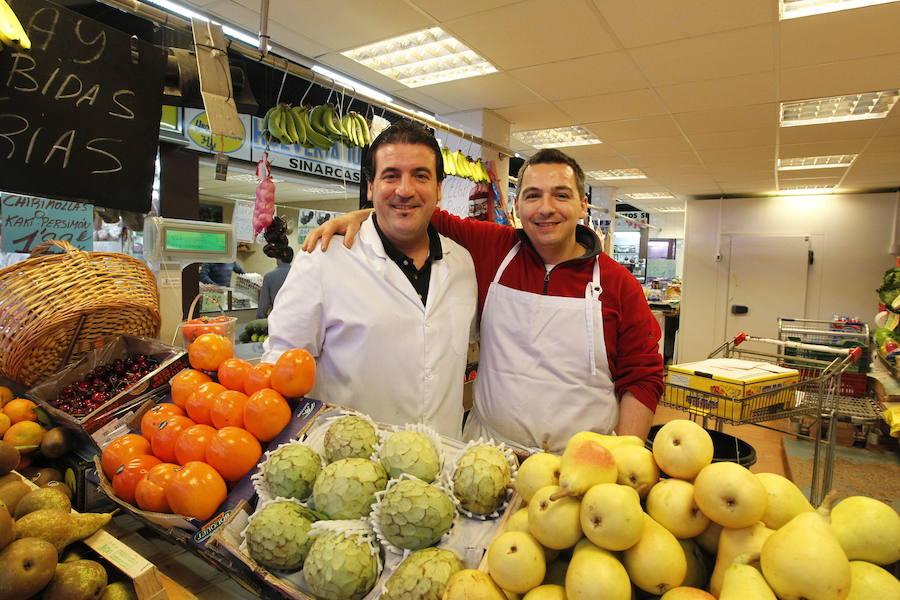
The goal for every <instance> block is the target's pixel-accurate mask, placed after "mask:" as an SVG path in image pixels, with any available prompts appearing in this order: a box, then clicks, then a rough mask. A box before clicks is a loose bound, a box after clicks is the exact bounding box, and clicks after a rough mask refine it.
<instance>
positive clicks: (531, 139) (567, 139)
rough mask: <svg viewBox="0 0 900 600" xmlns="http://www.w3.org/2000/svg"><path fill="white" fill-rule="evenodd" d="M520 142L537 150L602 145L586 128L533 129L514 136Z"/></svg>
mask: <svg viewBox="0 0 900 600" xmlns="http://www.w3.org/2000/svg"><path fill="white" fill-rule="evenodd" d="M513 137H515V138H516V139H518V140H519V141H521V142H523V143H525V144H528V145H529V146H533V147H535V148H564V147H566V146H589V145H591V144H602V143H603V142H601V141H600V140H598V139H597V138H595V137H594V134H592V133H591V132H589V131H588V130H587V129H585V128H584V127H579V126H578V125H575V126H573V127H556V128H554V129H532V130H531V131H519V132H517V133H514V134H513Z"/></svg>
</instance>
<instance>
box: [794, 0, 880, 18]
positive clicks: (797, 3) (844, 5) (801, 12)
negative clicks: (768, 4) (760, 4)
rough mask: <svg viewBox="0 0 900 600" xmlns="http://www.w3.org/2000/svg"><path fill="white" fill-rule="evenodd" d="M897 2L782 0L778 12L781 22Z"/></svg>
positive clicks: (874, 0)
mask: <svg viewBox="0 0 900 600" xmlns="http://www.w3.org/2000/svg"><path fill="white" fill-rule="evenodd" d="M896 1H897V0H781V1H780V2H779V3H778V10H779V13H780V16H781V20H782V21H784V20H785V19H796V18H799V17H808V16H810V15H821V14H823V13H830V12H838V11H841V10H850V9H851V8H861V7H863V6H874V5H875V4H887V3H888V2H896Z"/></svg>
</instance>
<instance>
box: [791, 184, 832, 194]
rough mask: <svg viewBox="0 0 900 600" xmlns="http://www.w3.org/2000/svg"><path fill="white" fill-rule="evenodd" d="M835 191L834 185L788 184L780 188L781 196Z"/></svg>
mask: <svg viewBox="0 0 900 600" xmlns="http://www.w3.org/2000/svg"><path fill="white" fill-rule="evenodd" d="M833 191H834V186H833V185H828V186H816V187H809V186H788V187H786V188H784V189H781V190H778V195H779V196H814V195H817V194H830V193H832V192H833Z"/></svg>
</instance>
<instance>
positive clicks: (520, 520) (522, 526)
mask: <svg viewBox="0 0 900 600" xmlns="http://www.w3.org/2000/svg"><path fill="white" fill-rule="evenodd" d="M506 531H525V532H527V531H528V507H527V506H526V507H525V508H520V509H519V510H517V511H516V512H514V513H513V514H511V515H510V516H509V519H507V521H506Z"/></svg>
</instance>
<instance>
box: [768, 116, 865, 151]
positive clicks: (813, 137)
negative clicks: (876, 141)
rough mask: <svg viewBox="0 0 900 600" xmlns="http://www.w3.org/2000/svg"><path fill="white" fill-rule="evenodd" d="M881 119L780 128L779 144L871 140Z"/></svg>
mask: <svg viewBox="0 0 900 600" xmlns="http://www.w3.org/2000/svg"><path fill="white" fill-rule="evenodd" d="M881 121H882V120H881V119H869V120H867V121H847V122H843V123H823V124H820V125H801V126H799V127H779V129H778V142H779V144H780V145H784V144H803V143H810V142H836V141H843V140H846V139H860V138H862V139H869V138H871V137H872V136H873V135H875V132H877V131H878V129H879V128H880V126H881V124H882V123H881Z"/></svg>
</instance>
